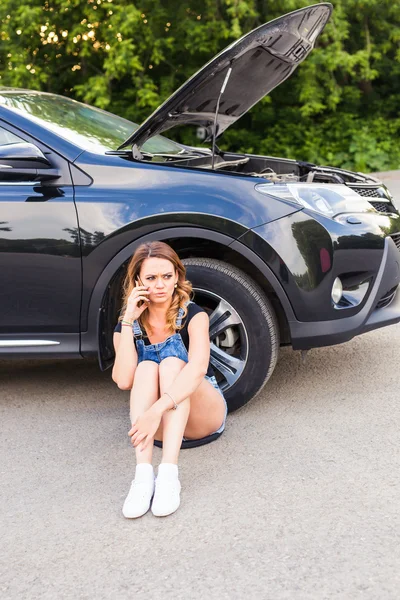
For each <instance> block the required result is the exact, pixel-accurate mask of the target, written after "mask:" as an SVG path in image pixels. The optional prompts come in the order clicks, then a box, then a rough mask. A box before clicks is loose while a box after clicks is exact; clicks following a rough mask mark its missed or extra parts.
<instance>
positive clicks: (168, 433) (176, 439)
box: [156, 356, 190, 465]
mask: <svg viewBox="0 0 400 600" xmlns="http://www.w3.org/2000/svg"><path fill="white" fill-rule="evenodd" d="M185 365H186V363H185V362H184V361H183V360H180V359H179V358H175V357H173V356H170V357H168V358H165V359H164V360H163V361H161V363H160V366H159V382H160V395H162V394H163V392H164V391H165V390H167V389H168V387H169V386H170V385H171V384H172V383H173V382H174V380H175V379H176V378H177V376H178V374H179V373H180V371H181V370H182V369H183V367H184V366H185ZM189 412H190V398H186V399H185V400H183V401H182V402H180V403H179V408H178V409H177V410H169V411H167V412H166V413H164V415H163V418H162V443H163V450H162V461H161V462H162V463H173V464H175V465H176V464H178V456H179V451H180V448H181V444H182V437H183V434H184V431H185V427H186V423H187V420H188V417H189ZM157 433H159V432H157ZM157 437H158V436H157V434H156V439H157ZM158 439H159V438H158Z"/></svg>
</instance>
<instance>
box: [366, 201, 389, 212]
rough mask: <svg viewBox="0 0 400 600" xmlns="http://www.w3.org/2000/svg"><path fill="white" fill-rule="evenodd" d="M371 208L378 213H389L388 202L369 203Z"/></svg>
mask: <svg viewBox="0 0 400 600" xmlns="http://www.w3.org/2000/svg"><path fill="white" fill-rule="evenodd" d="M370 204H371V206H373V207H374V209H375V210H377V211H378V212H380V213H391V212H393V211H392V210H390V206H391V205H390V204H389V202H370Z"/></svg>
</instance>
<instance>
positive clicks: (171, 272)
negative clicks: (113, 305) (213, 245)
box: [112, 242, 227, 518]
mask: <svg viewBox="0 0 400 600" xmlns="http://www.w3.org/2000/svg"><path fill="white" fill-rule="evenodd" d="M191 292H192V286H191V284H190V282H189V281H187V280H186V271H185V267H184V266H183V264H182V262H181V261H180V259H179V257H178V255H177V254H176V252H175V251H174V250H173V249H172V248H171V247H170V246H168V245H167V244H165V243H164V242H149V243H146V244H142V245H141V246H139V248H138V249H137V250H136V252H135V253H134V255H133V257H132V259H131V261H130V263H129V265H128V270H127V274H126V278H125V282H124V298H123V308H122V311H121V315H122V316H121V317H120V319H119V322H118V324H117V326H116V328H115V332H114V348H115V363H114V367H113V371H112V378H113V380H114V381H115V382H116V384H117V385H118V387H119V388H121V389H123V390H131V393H130V418H131V423H132V427H131V429H130V431H129V436H130V437H131V441H132V444H133V446H134V447H135V451H136V471H135V477H134V479H133V481H132V485H131V487H130V490H129V493H128V496H127V497H126V500H125V502H124V505H123V509H122V512H123V515H124V516H125V517H127V518H135V517H140V516H142V515H144V514H145V513H146V512H147V511H148V510H149V508H150V504H151V510H152V512H153V514H154V515H156V516H159V517H161V516H166V515H169V514H171V513H173V512H175V511H176V510H177V508H178V507H179V504H180V490H181V485H180V482H179V478H178V456H179V451H180V448H181V444H182V439H183V440H188V439H190V440H192V439H194V440H197V439H200V438H204V437H206V436H209V435H210V434H213V433H217V434H220V433H222V431H223V430H224V427H225V420H226V414H227V406H226V402H225V399H224V397H223V394H222V392H221V391H220V389H219V387H218V384H217V382H216V379H215V376H214V373H213V371H212V368H211V366H210V364H209V360H210V339H209V333H208V331H209V320H208V315H207V313H206V312H205V311H204V310H203V309H202V308H200V307H199V306H197V305H196V304H195V303H194V302H190V295H191ZM216 437H217V436H216ZM154 440H157V441H158V442H162V461H161V464H160V465H159V467H158V476H157V479H156V480H155V478H154V471H153V466H152V452H153V441H154ZM156 443H157V442H156ZM153 496H154V497H153ZM152 499H153V501H152Z"/></svg>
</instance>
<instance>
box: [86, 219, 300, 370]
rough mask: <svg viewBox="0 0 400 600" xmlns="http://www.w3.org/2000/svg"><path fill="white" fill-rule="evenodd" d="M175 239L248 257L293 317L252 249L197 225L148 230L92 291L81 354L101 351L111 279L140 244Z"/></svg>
mask: <svg viewBox="0 0 400 600" xmlns="http://www.w3.org/2000/svg"><path fill="white" fill-rule="evenodd" d="M176 238H196V239H203V240H210V241H213V242H217V243H219V244H221V245H224V246H226V247H229V248H230V249H232V250H234V251H235V252H237V253H238V254H239V255H241V256H243V257H244V258H245V259H246V260H248V261H250V262H251V263H252V264H253V265H254V267H255V268H256V269H257V270H258V271H259V272H260V273H261V274H262V275H263V276H264V277H265V279H266V280H267V281H268V283H269V285H270V286H271V288H272V289H273V290H274V292H275V293H276V295H277V296H278V298H279V301H280V302H281V304H282V307H283V310H284V312H285V315H286V317H287V319H288V321H291V320H292V319H293V318H294V315H293V310H292V307H291V305H290V302H289V300H288V298H287V296H286V294H285V292H284V290H283V288H282V286H281V284H280V282H279V280H278V279H277V277H276V276H275V275H274V273H273V272H272V270H271V269H270V268H269V266H268V265H266V264H265V263H264V262H263V261H262V259H260V258H259V257H258V256H257V255H256V254H255V253H254V252H253V251H252V250H251V249H250V248H248V247H246V246H245V245H243V244H242V243H240V242H239V241H237V240H235V239H233V238H231V237H229V236H227V235H224V234H222V233H218V232H215V231H212V230H205V229H201V228H197V227H173V228H166V229H161V230H160V229H158V230H157V231H153V232H151V233H148V234H146V235H144V236H142V237H140V238H137V239H136V240H133V241H132V242H130V243H129V244H127V245H126V246H125V247H124V248H122V249H121V250H120V251H119V252H118V253H117V254H116V255H115V256H114V257H113V258H112V259H111V260H110V261H109V263H108V264H107V266H106V267H105V268H104V269H103V271H102V273H101V275H100V277H99V278H98V280H97V282H96V284H95V286H94V288H93V292H92V294H91V298H90V303H89V308H88V315H87V330H86V331H83V332H82V336H81V353H82V354H83V355H84V356H88V355H94V354H96V353H97V351H98V350H100V351H101V348H100V346H101V343H100V340H99V336H101V334H102V331H101V330H102V324H101V317H102V313H103V312H104V310H105V308H104V307H103V298H104V295H105V294H106V292H107V289H108V288H109V286H110V284H111V282H112V279H113V277H114V276H115V274H116V273H117V272H118V271H119V269H120V268H121V266H122V265H123V264H124V263H125V262H126V261H127V260H129V258H130V257H131V256H132V255H133V253H134V252H135V250H136V248H137V247H138V246H139V245H140V244H142V243H144V242H150V241H155V240H157V241H163V240H170V239H176ZM101 362H102V361H101V360H100V363H101Z"/></svg>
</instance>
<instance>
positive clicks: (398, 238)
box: [390, 233, 400, 250]
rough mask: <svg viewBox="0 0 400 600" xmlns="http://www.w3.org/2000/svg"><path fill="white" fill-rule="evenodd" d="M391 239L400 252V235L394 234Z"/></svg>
mask: <svg viewBox="0 0 400 600" xmlns="http://www.w3.org/2000/svg"><path fill="white" fill-rule="evenodd" d="M390 237H391V238H392V240H393V241H394V243H395V244H396V246H397V247H398V249H399V250H400V233H392V235H391V236H390Z"/></svg>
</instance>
